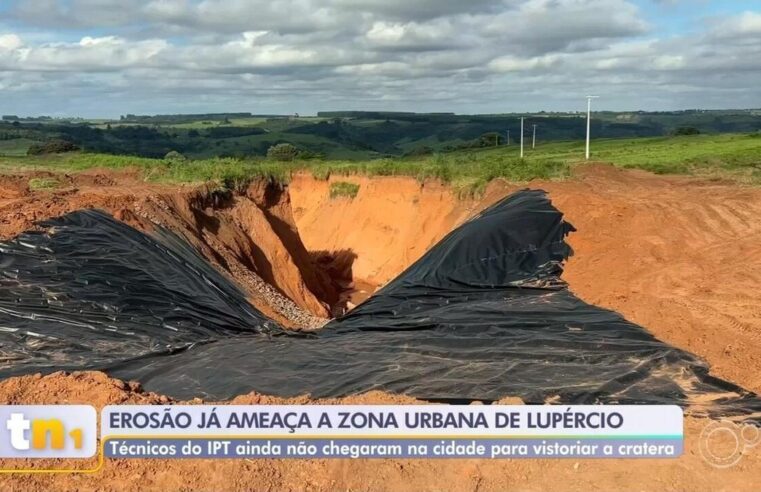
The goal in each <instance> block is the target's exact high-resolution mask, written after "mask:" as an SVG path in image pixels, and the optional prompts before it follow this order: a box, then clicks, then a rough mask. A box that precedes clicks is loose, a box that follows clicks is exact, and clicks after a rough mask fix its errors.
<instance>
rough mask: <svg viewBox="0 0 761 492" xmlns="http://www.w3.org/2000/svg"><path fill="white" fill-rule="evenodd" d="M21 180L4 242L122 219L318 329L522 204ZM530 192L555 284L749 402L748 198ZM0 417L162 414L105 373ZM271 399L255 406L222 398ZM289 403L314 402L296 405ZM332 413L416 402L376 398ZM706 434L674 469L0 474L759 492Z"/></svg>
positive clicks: (654, 183)
mask: <svg viewBox="0 0 761 492" xmlns="http://www.w3.org/2000/svg"><path fill="white" fill-rule="evenodd" d="M29 177H30V176H29V175H26V176H23V177H18V176H17V177H0V237H3V238H7V237H10V236H12V235H14V234H17V233H18V232H20V231H22V230H24V229H28V228H29V227H31V225H32V222H33V221H34V220H39V219H42V218H46V217H50V216H56V215H60V214H62V213H65V212H67V211H70V210H74V209H77V208H81V207H87V206H97V207H101V208H104V209H106V210H109V211H112V212H118V215H119V216H120V217H122V218H123V219H125V220H127V221H128V222H130V223H133V224H135V225H137V226H138V227H142V228H146V229H148V228H150V227H152V226H151V225H150V220H149V219H152V220H155V221H158V222H160V223H162V224H164V225H167V226H168V227H170V228H172V229H173V230H175V231H178V232H183V233H184V234H185V235H186V237H188V238H189V240H190V241H191V243H193V244H194V246H196V247H197V248H198V249H199V250H200V251H202V252H203V253H204V254H205V255H206V256H207V257H208V258H210V259H211V260H212V261H214V262H215V263H216V264H217V265H219V266H221V267H222V268H223V269H225V270H226V271H227V272H229V273H230V275H231V276H233V277H234V278H235V279H236V280H237V281H238V282H239V283H241V284H242V285H243V286H244V287H245V286H247V285H248V284H247V282H246V279H247V278H249V277H250V276H251V275H252V274H255V275H257V276H258V277H259V278H261V279H264V280H265V281H267V282H271V283H272V284H273V285H275V286H276V287H277V289H278V290H279V291H280V292H282V293H285V294H286V295H288V296H293V297H292V298H293V299H294V301H296V302H297V303H298V305H299V306H301V307H303V308H305V309H308V310H310V311H311V312H313V313H318V314H324V313H326V312H327V309H326V307H325V306H324V304H323V303H325V304H330V303H331V302H332V300H334V299H336V296H337V295H338V293H339V292H340V285H338V284H340V283H341V282H348V281H350V280H353V281H354V282H355V285H356V287H359V286H361V287H362V288H363V289H364V290H365V291H367V292H366V294H367V293H369V291H371V290H373V289H374V288H375V287H377V286H378V285H380V284H382V283H385V282H387V281H388V280H389V279H391V278H393V277H394V276H395V275H396V274H397V273H399V272H400V271H401V270H402V269H404V268H405V267H406V266H408V265H409V264H410V263H411V262H413V261H414V260H415V259H417V258H418V257H419V256H420V255H422V254H423V253H424V252H425V250H426V249H427V248H429V247H430V246H432V245H433V244H434V243H435V242H436V241H438V240H439V239H440V238H441V237H443V236H444V235H445V234H446V233H447V232H448V231H449V230H451V229H452V228H453V227H454V226H456V225H457V224H458V223H461V222H462V221H464V220H466V219H467V218H468V217H470V216H472V214H474V213H476V212H478V211H479V210H481V209H482V208H484V207H485V206H486V205H488V204H490V203H493V202H494V201H496V200H498V199H499V198H501V197H503V196H505V195H506V194H507V193H509V192H510V191H513V190H515V189H517V188H518V186H516V185H512V184H507V183H501V182H495V183H492V184H491V185H490V186H489V187H488V189H487V191H486V194H485V195H484V197H483V198H481V199H478V200H466V201H460V200H457V199H456V197H455V196H454V195H453V194H452V193H451V192H450V191H449V190H448V189H447V188H446V187H445V186H442V185H440V184H437V183H424V184H420V183H417V182H416V181H415V180H413V179H409V178H397V177H389V178H372V179H371V178H365V177H346V178H345V177H340V178H338V177H336V178H331V180H332V181H351V182H355V183H358V184H359V185H360V189H359V193H358V195H357V197H356V198H354V199H348V198H337V199H331V198H330V196H329V182H326V181H318V180H315V179H313V178H311V177H309V176H306V175H300V176H297V177H295V179H294V180H293V182H292V183H291V184H290V186H289V189H288V191H289V194H290V198H289V195H288V194H284V193H283V192H282V191H279V190H277V189H272V188H268V187H266V186H264V185H262V184H260V185H255V186H253V187H250V188H249V189H248V190H245V191H244V192H243V193H239V194H237V195H235V196H234V197H232V198H231V199H230V200H229V201H224V200H223V201H216V202H215V200H220V198H219V196H218V195H215V194H214V193H211V192H210V190H207V189H203V188H200V189H199V188H197V187H189V186H188V187H177V186H174V187H168V186H158V185H146V184H144V183H142V182H140V181H138V180H137V179H136V178H135V177H134V176H132V175H130V174H114V173H105V172H104V173H98V172H91V173H87V174H84V175H76V176H71V177H67V178H66V179H67V180H68V181H66V182H67V183H69V185H68V186H69V187H68V189H62V190H56V191H53V192H50V191H37V192H29V191H28V190H27V189H26V182H27V180H28V179H29ZM529 186H530V187H533V188H543V189H546V190H547V191H548V192H549V193H550V196H551V198H552V199H553V202H554V203H555V205H556V206H557V207H558V208H559V209H560V210H562V211H563V212H565V213H566V217H567V218H568V220H569V221H570V222H571V223H573V224H574V225H575V226H576V227H577V229H578V232H576V233H574V234H572V235H571V236H570V238H569V242H570V243H571V245H572V246H573V248H574V249H575V251H576V254H575V256H574V257H573V258H572V259H571V260H570V261H569V262H568V265H567V268H566V273H565V276H564V277H565V279H566V280H567V281H568V282H569V285H570V287H571V289H572V290H573V291H574V292H575V293H576V294H577V295H579V296H580V297H581V298H582V299H584V300H586V301H588V302H591V303H594V304H597V305H601V306H604V307H608V308H611V309H614V310H616V311H618V312H620V313H622V314H623V315H625V316H626V317H627V318H629V319H630V320H632V321H634V322H636V323H639V324H641V325H643V326H645V327H646V328H648V329H649V330H650V331H651V332H653V333H654V334H655V335H656V336H658V337H659V338H661V339H663V340H665V341H667V342H669V343H671V344H674V345H676V346H678V347H680V348H683V349H686V350H689V351H691V352H693V353H696V354H698V355H700V356H702V357H704V358H706V359H707V360H708V362H709V363H710V364H711V365H712V368H713V373H714V374H716V375H717V376H720V377H723V378H726V379H728V380H730V381H733V382H735V383H738V384H740V385H742V386H744V387H746V388H748V389H751V390H754V391H757V392H761V291H759V290H758V286H759V285H761V263H760V262H759V261H757V258H758V257H759V255H761V218H760V217H761V190H760V189H757V188H746V187H740V186H738V185H735V184H730V183H723V182H715V181H705V180H697V179H691V178H684V177H663V176H654V175H650V174H647V173H644V172H637V171H623V170H618V169H614V168H611V167H608V166H592V167H586V168H580V169H579V170H578V171H577V172H576V174H575V175H574V177H572V178H571V179H569V180H566V181H563V182H533V183H530V184H529ZM520 187H525V185H524V186H520ZM289 200H290V201H291V203H289ZM291 207H292V209H293V212H292V215H293V218H291V211H290V210H291ZM296 231H297V232H298V235H296V234H295V232H296ZM299 235H300V237H301V239H298V236H299ZM302 240H303V244H302V243H301V241H302ZM317 252H319V253H317ZM267 265H269V266H270V268H269V269H268V268H267ZM326 271H329V272H330V273H329V274H326V273H325V272H326ZM349 272H351V273H350V274H349ZM249 290H250V291H251V296H252V299H253V301H254V302H255V303H256V304H257V306H258V307H260V308H261V309H265V310H266V309H267V306H266V304H267V299H265V298H262V297H261V296H260V295H258V294H256V292H255V289H254V288H250V289H249ZM366 294H365V295H366ZM269 311H270V312H271V311H273V310H272V309H269ZM265 312H267V311H265ZM270 312H268V314H270ZM0 401H2V402H8V403H43V402H46V403H53V402H62V403H63V402H70V403H92V404H95V405H96V406H101V405H104V404H107V403H119V402H125V403H126V402H135V403H143V402H145V403H162V402H165V401H167V399H166V398H165V397H161V396H159V395H152V394H145V393H141V392H139V391H136V388H135V387H134V386H129V385H125V384H124V383H121V382H118V381H115V380H112V379H108V378H107V377H106V376H104V375H102V374H99V373H85V374H77V375H71V376H65V375H60V374H59V375H53V376H48V377H44V378H39V377H37V378H35V377H33V376H28V377H23V378H11V379H8V380H6V381H4V382H2V383H0ZM283 401H286V400H282V399H278V398H273V397H266V396H262V395H257V394H251V395H245V396H241V397H238V398H236V399H235V400H234V402H236V403H260V404H267V403H279V402H283ZM287 401H288V402H293V403H312V402H313V401H312V400H310V399H309V398H308V397H301V398H297V399H292V400H287ZM331 402H334V403H335V402H338V400H332V401H331ZM341 402H344V403H390V404H393V403H405V402H412V400H410V399H408V398H404V397H398V396H392V395H386V394H382V393H371V394H368V395H360V396H355V397H351V398H346V399H343V400H342V401H341ZM320 403H323V402H320ZM707 423H708V421H707V420H703V419H695V418H687V420H686V429H685V430H686V433H687V443H686V446H687V448H686V453H685V455H684V456H683V457H682V458H679V459H676V460H664V461H655V460H632V461H578V462H576V461H573V460H546V461H538V460H505V461H482V460H455V461H422V460H380V461H369V460H366V461H362V460H359V461H356V460H338V461H332V460H330V461H328V460H306V461H298V462H294V461H274V460H239V461H184V460H178V461H155V460H134V461H123V460H109V461H108V462H107V463H106V465H105V468H104V470H103V471H102V472H100V473H99V474H97V475H93V476H87V475H81V476H80V475H72V476H55V477H53V476H29V475H24V476H3V477H0V488H1V489H2V490H50V489H58V490H62V489H76V490H167V489H169V490H172V489H186V490H195V489H204V490H209V489H214V490H250V489H256V490H259V489H275V490H334V489H339V488H340V489H358V490H409V489H425V490H461V489H465V488H468V489H474V490H504V489H520V490H547V489H557V488H562V489H565V490H650V489H659V490H696V489H706V490H759V489H761V448H756V449H755V450H750V451H749V453H748V454H747V455H746V456H743V458H742V460H741V461H740V462H739V463H738V464H737V465H736V466H734V467H732V468H729V469H726V470H720V469H716V468H713V467H711V466H710V465H708V464H707V463H705V462H704V461H703V459H702V458H701V456H700V454H699V452H698V446H697V441H698V438H699V434H700V431H701V430H702V428H703V427H704V426H705V425H706V424H707ZM1 464H2V465H3V466H17V465H11V464H10V463H1ZM42 464H43V463H40V465H42ZM38 466H39V465H38ZM83 466H85V465H83Z"/></svg>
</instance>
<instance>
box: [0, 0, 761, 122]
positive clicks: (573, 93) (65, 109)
mask: <svg viewBox="0 0 761 492" xmlns="http://www.w3.org/2000/svg"><path fill="white" fill-rule="evenodd" d="M587 94H594V95H598V96H600V99H598V100H596V101H595V106H596V108H597V109H605V110H614V111H632V110H676V109H693V108H704V109H728V108H761V0H752V1H734V0H729V1H716V0H528V1H515V0H498V1H494V0H321V1H318V0H130V1H126V0H0V114H17V115H20V116H27V115H50V116H83V117H90V118H93V117H118V116H119V115H121V114H126V113H133V114H163V113H203V112H239V111H240V112H252V113H256V114H274V113H276V114H289V113H294V112H298V113H300V114H304V115H308V114H314V113H316V112H317V111H330V110H387V111H449V112H457V113H507V112H533V111H541V110H544V111H576V110H584V109H585V108H586V101H585V99H584V96H586V95H587Z"/></svg>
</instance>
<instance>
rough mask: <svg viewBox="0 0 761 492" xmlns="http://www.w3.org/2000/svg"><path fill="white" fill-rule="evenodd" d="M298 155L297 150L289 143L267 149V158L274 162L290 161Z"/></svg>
mask: <svg viewBox="0 0 761 492" xmlns="http://www.w3.org/2000/svg"><path fill="white" fill-rule="evenodd" d="M298 155H299V149H297V148H296V146H295V145H292V144H289V143H279V144H277V145H273V146H272V147H270V148H269V149H267V158H268V159H273V160H276V161H292V160H294V159H295V158H296V157H298Z"/></svg>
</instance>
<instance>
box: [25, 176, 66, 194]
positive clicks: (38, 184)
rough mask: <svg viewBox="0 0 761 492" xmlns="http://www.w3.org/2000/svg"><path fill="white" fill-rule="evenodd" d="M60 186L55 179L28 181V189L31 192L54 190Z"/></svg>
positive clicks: (33, 179)
mask: <svg viewBox="0 0 761 492" xmlns="http://www.w3.org/2000/svg"><path fill="white" fill-rule="evenodd" d="M60 185H61V182H60V181H58V180H57V179H55V178H32V179H30V180H29V189H30V190H32V191H38V190H54V189H56V188H58V187H59V186H60Z"/></svg>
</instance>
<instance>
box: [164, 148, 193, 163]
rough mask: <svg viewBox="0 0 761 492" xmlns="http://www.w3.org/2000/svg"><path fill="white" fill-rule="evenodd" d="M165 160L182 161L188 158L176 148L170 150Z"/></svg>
mask: <svg viewBox="0 0 761 492" xmlns="http://www.w3.org/2000/svg"><path fill="white" fill-rule="evenodd" d="M164 160H165V161H174V162H182V161H187V160H188V158H187V157H185V156H184V155H182V154H180V153H179V152H177V151H176V150H170V151H169V152H167V153H166V155H165V156H164Z"/></svg>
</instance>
